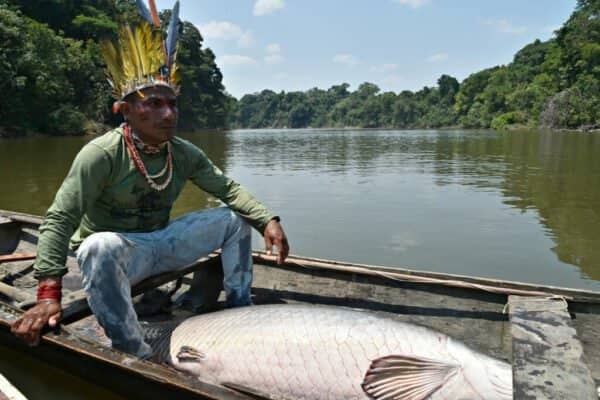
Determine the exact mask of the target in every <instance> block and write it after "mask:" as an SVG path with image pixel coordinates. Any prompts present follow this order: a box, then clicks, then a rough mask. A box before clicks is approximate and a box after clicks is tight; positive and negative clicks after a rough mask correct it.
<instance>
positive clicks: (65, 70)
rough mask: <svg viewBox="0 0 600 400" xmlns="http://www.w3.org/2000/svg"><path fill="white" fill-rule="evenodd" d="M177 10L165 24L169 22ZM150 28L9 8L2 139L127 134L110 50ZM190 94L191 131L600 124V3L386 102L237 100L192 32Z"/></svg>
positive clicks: (114, 13)
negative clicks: (121, 37)
mask: <svg viewBox="0 0 600 400" xmlns="http://www.w3.org/2000/svg"><path fill="white" fill-rule="evenodd" d="M169 18H170V13H169V11H164V12H163V13H161V19H162V20H163V22H166V21H168V20H169ZM139 20H140V16H139V14H138V11H137V9H136V5H135V1H134V0H0V41H1V44H2V46H1V47H0V64H1V66H2V67H3V71H4V79H3V80H2V81H1V82H0V86H1V90H2V97H1V100H0V135H6V134H13V135H14V134H24V133H26V132H28V131H33V132H42V133H48V134H57V135H62V134H78V133H83V132H84V131H89V130H90V127H97V126H102V125H103V124H115V123H117V122H118V118H117V117H115V116H113V115H111V114H110V113H109V110H110V105H111V104H112V99H111V98H110V89H109V87H108V84H107V82H106V79H105V77H104V72H103V69H104V63H103V60H102V59H101V57H100V54H99V53H100V52H99V42H100V41H101V40H102V39H103V38H114V37H116V34H117V27H118V25H119V23H121V22H128V23H131V24H134V23H136V22H137V21H139ZM178 63H179V65H180V73H181V77H182V82H183V85H182V87H181V95H180V97H179V107H180V127H181V128H183V129H186V130H193V129H201V128H220V127H225V126H231V127H243V128H273V127H289V128H303V127H315V128H318V127H364V128H372V127H383V128H436V127H449V126H460V127H466V128H488V127H492V128H495V129H505V128H508V127H511V126H527V127H535V126H545V127H550V128H569V129H572V128H580V127H597V126H598V125H600V0H578V2H577V6H576V8H575V10H574V11H573V13H572V15H571V16H570V17H569V19H568V20H567V21H566V22H565V23H564V24H563V26H562V27H561V28H560V29H558V30H557V31H556V32H555V35H554V37H553V38H552V39H550V40H547V41H545V42H542V41H540V40H536V41H534V42H533V43H530V44H528V45H526V46H525V47H523V48H522V49H521V50H520V51H518V52H517V53H516V54H515V56H514V59H513V60H512V62H511V63H509V64H508V65H501V66H494V67H491V68H487V69H484V70H482V71H478V72H475V73H473V74H472V75H470V76H468V77H467V78H466V79H464V80H463V81H462V82H458V80H457V79H456V78H454V77H452V76H449V75H446V74H444V75H442V76H440V77H439V79H438V80H437V85H436V86H433V87H424V88H422V89H421V90H418V91H414V92H412V91H402V92H400V93H393V92H382V91H381V90H380V88H379V87H378V86H377V85H375V84H373V83H370V82H365V83H363V84H361V85H360V86H359V87H358V88H356V90H354V91H351V90H349V89H350V85H349V84H347V83H342V84H339V85H334V86H331V87H330V88H329V89H320V88H312V89H309V90H307V91H304V92H301V91H293V92H283V91H282V92H279V93H276V92H274V91H272V90H268V89H265V90H263V91H261V92H258V93H252V94H247V95H245V96H243V97H242V98H241V99H239V100H238V99H235V98H234V97H232V96H230V95H228V94H227V93H226V92H225V88H224V86H223V84H222V80H223V76H222V74H221V71H220V69H219V67H218V66H217V64H216V61H215V54H214V53H213V52H212V51H211V49H208V48H205V47H204V46H203V38H202V34H201V32H199V31H198V29H197V28H196V27H195V26H194V25H192V24H191V23H189V22H185V21H183V22H182V23H181V24H180V44H179V52H178Z"/></svg>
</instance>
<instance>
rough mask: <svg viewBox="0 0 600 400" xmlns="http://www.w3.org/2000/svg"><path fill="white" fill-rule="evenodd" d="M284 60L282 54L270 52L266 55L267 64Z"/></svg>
mask: <svg viewBox="0 0 600 400" xmlns="http://www.w3.org/2000/svg"><path fill="white" fill-rule="evenodd" d="M282 61H283V56H282V55H281V54H269V55H268V56H265V62H266V63H267V64H279V63H280V62H282Z"/></svg>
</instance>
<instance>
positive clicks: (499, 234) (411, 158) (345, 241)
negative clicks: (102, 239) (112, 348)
mask: <svg viewBox="0 0 600 400" xmlns="http://www.w3.org/2000/svg"><path fill="white" fill-rule="evenodd" d="M182 136H183V137H185V138H186V139H188V140H190V141H192V142H193V143H195V144H197V145H198V146H200V147H201V148H202V149H204V151H205V152H206V153H207V154H208V155H209V156H210V157H211V158H212V159H213V161H214V162H215V163H216V164H217V165H218V166H219V167H220V168H222V169H223V170H224V171H225V173H226V174H228V175H229V176H231V177H232V178H234V179H236V180H238V181H239V182H240V183H242V184H243V185H244V186H245V187H246V188H248V189H249V190H250V191H251V192H252V193H254V194H255V195H256V197H258V198H259V199H260V200H261V201H262V202H263V203H265V204H266V205H268V206H269V207H270V208H271V209H273V210H274V211H275V212H277V213H278V214H279V215H280V216H281V218H282V224H283V226H284V229H285V230H286V232H287V235H288V237H289V240H290V244H291V248H292V253H293V254H298V255H303V256H310V257H318V258H328V259H335V260H342V261H351V262H358V263H367V264H378V265H385V266H392V267H393V266H397V267H403V268H415V269H423V270H431V271H440V272H448V273H455V274H466V275H477V276H485V277H492V278H499V279H508V280H518V281H524V282H534V283H541V284H550V285H560V286H569V287H576V288H583V289H592V290H600V135H599V134H587V133H557V132H531V131H523V132H492V131H462V130H443V131H433V130H428V131H422V130H411V131H396V130H240V131H229V132H212V133H193V134H192V133H190V134H182ZM89 140H90V138H35V139H16V140H4V141H1V142H0V182H2V185H0V209H9V210H17V211H22V212H27V213H32V214H43V213H44V212H45V211H46V209H47V207H48V206H49V205H50V203H51V201H52V199H53V196H54V193H55V192H56V190H57V189H58V187H59V185H60V183H61V181H62V179H63V177H64V176H65V174H66V172H67V170H68V168H69V165H70V163H71V161H72V159H73V157H74V155H75V154H76V153H77V151H78V149H79V148H81V146H82V145H84V144H85V143H86V142H87V141H89ZM215 205H218V201H217V200H216V199H212V198H210V197H207V196H205V195H204V194H203V193H202V192H201V191H200V190H198V189H197V188H194V187H192V186H191V185H188V187H186V189H185V190H184V193H183V194H182V196H181V198H180V199H179V200H178V201H177V203H176V204H175V206H174V209H173V216H178V215H181V214H183V213H185V212H189V211H192V210H196V209H199V208H204V207H209V206H215ZM254 241H255V243H254V245H255V248H262V246H263V244H262V242H261V239H260V237H259V235H255V239H254ZM57 398H58V397H57Z"/></svg>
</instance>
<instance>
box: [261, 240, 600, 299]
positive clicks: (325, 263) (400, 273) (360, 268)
mask: <svg viewBox="0 0 600 400" xmlns="http://www.w3.org/2000/svg"><path fill="white" fill-rule="evenodd" d="M253 258H254V262H255V263H261V264H264V265H272V266H273V267H276V268H277V267H278V266H277V264H276V263H275V261H276V259H277V257H276V256H272V255H271V256H269V255H267V254H266V253H264V252H257V251H254V252H253ZM284 266H290V267H296V268H298V267H299V268H304V269H307V270H324V271H328V270H329V271H342V272H347V273H354V274H358V275H369V276H373V277H380V278H383V279H389V280H397V281H403V282H414V283H422V284H431V285H445V286H448V287H455V288H458V289H466V290H473V291H481V292H488V293H496V294H504V295H511V294H513V295H531V296H540V295H560V296H563V297H565V298H566V299H567V300H568V301H569V303H575V302H581V303H589V304H591V305H594V304H598V303H600V292H594V291H589V290H582V289H572V288H563V287H557V286H548V285H536V284H529V283H523V282H515V281H503V280H497V279H491V278H481V277H473V276H465V275H457V274H447V273H442V272H428V271H418V270H410V269H403V268H397V267H382V266H376V265H367V264H356V263H346V262H339V261H331V260H323V259H318V258H312V257H299V256H294V255H291V256H289V257H288V258H287V259H286V262H285V264H284Z"/></svg>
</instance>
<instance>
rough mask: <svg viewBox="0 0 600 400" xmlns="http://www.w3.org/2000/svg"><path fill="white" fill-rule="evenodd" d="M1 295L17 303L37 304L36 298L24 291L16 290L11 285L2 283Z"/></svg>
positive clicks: (0, 287) (0, 286) (0, 285)
mask: <svg viewBox="0 0 600 400" xmlns="http://www.w3.org/2000/svg"><path fill="white" fill-rule="evenodd" d="M0 294H3V295H4V296H6V297H8V298H9V299H11V300H12V301H15V302H33V303H35V297H34V296H31V295H29V294H28V293H27V292H25V291H24V290H21V289H19V288H16V287H14V286H11V285H7V284H6V283H4V282H0Z"/></svg>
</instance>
